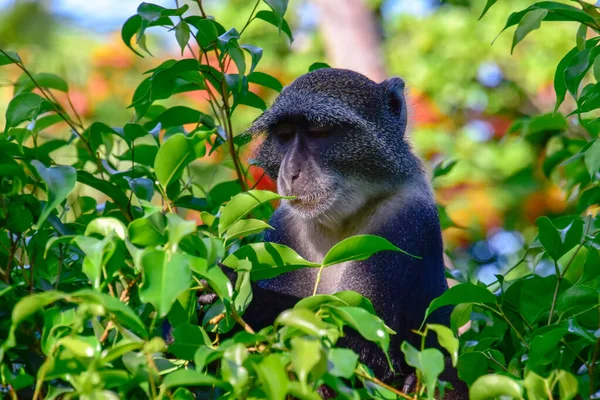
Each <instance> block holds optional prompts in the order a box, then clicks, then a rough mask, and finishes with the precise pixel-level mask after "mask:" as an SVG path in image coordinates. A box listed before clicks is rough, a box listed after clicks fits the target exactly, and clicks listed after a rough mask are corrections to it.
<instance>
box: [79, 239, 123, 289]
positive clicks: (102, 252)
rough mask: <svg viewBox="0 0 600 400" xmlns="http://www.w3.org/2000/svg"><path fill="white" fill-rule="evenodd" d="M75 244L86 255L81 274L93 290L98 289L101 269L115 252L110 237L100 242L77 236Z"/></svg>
mask: <svg viewBox="0 0 600 400" xmlns="http://www.w3.org/2000/svg"><path fill="white" fill-rule="evenodd" d="M75 242H76V243H77V245H78V246H79V248H80V249H81V251H83V252H84V253H85V255H86V257H85V259H84V260H83V267H82V272H83V273H84V274H85V275H86V276H87V277H88V279H89V280H90V281H91V282H92V286H93V287H94V288H95V289H99V288H100V278H101V277H102V268H103V267H104V266H105V265H106V263H107V262H108V259H109V258H110V257H111V256H112V255H113V253H114V252H115V245H114V243H112V237H107V238H105V239H102V240H100V239H96V238H94V237H88V236H77V237H76V238H75Z"/></svg>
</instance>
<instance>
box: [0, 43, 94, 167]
mask: <svg viewBox="0 0 600 400" xmlns="http://www.w3.org/2000/svg"><path fill="white" fill-rule="evenodd" d="M0 53H2V54H4V55H5V56H6V57H7V58H8V59H9V60H11V61H12V62H13V63H14V64H15V65H16V66H17V67H19V69H21V71H23V72H24V73H25V74H26V75H27V76H28V77H29V79H31V82H33V84H34V85H35V87H37V88H38V89H39V90H40V92H41V93H42V95H43V96H44V97H45V98H46V100H48V102H49V103H50V105H51V106H52V108H53V109H54V111H55V112H56V114H58V116H59V117H61V118H62V120H63V121H65V122H66V123H67V125H69V127H70V128H71V129H72V130H73V132H74V133H75V134H76V135H77V137H78V138H79V139H80V140H81V141H82V142H83V143H84V144H85V147H86V150H87V151H88V153H90V155H91V156H92V158H93V159H94V160H95V161H96V165H97V167H98V171H100V173H101V174H102V173H103V172H102V171H103V170H102V164H101V163H100V160H99V159H98V157H97V156H96V153H94V150H93V149H92V146H91V145H90V142H88V141H87V140H86V139H85V138H84V137H83V135H82V134H81V133H80V132H79V131H78V130H77V127H76V126H75V125H74V124H73V121H71V118H69V116H68V115H66V114H65V113H63V111H62V110H61V108H60V107H59V105H58V104H56V103H55V102H54V101H52V99H51V98H50V96H51V95H49V94H48V93H47V92H46V90H44V88H43V87H42V86H41V85H40V84H39V83H38V82H37V81H36V80H35V78H34V77H33V75H31V73H30V72H29V71H28V70H27V68H25V66H24V65H23V64H21V63H20V62H17V60H15V59H13V58H12V57H11V56H10V55H8V53H6V52H5V51H4V50H2V49H0Z"/></svg>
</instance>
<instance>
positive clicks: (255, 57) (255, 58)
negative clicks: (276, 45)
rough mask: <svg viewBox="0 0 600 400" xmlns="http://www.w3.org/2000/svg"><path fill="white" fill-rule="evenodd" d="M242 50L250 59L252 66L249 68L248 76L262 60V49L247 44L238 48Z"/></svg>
mask: <svg viewBox="0 0 600 400" xmlns="http://www.w3.org/2000/svg"><path fill="white" fill-rule="evenodd" d="M240 47H241V48H242V49H244V50H246V51H247V52H248V54H250V57H251V58H252V64H251V66H250V74H251V73H253V72H254V68H256V66H257V65H258V62H259V61H260V59H261V58H262V55H263V49H261V48H260V47H256V46H252V45H249V44H243V45H241V46H240Z"/></svg>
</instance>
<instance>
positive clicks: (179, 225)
mask: <svg viewBox="0 0 600 400" xmlns="http://www.w3.org/2000/svg"><path fill="white" fill-rule="evenodd" d="M167 232H168V233H169V242H168V243H167V246H168V248H170V249H171V250H172V251H175V250H176V249H177V245H179V242H181V240H182V239H183V238H184V237H185V236H186V235H189V234H192V233H194V232H196V222H194V221H186V220H184V219H183V218H181V217H180V216H179V215H177V214H167Z"/></svg>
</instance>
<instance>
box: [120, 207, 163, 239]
mask: <svg viewBox="0 0 600 400" xmlns="http://www.w3.org/2000/svg"><path fill="white" fill-rule="evenodd" d="M127 236H128V237H129V240H130V241H131V243H133V244H135V245H138V246H142V247H146V246H157V245H162V244H164V243H166V238H165V225H164V221H163V219H162V214H161V213H153V214H150V215H147V216H145V217H144V218H138V219H136V220H134V221H132V222H131V223H130V224H129V226H128V227H127Z"/></svg>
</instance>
